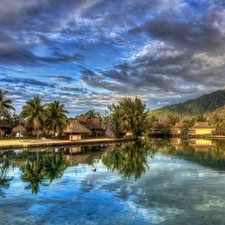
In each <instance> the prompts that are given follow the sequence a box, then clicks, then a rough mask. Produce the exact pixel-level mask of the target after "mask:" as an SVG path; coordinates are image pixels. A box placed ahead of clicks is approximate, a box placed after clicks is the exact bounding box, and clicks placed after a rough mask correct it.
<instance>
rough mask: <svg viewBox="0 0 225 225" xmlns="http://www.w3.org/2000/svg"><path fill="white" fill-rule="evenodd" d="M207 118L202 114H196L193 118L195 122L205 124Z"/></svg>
mask: <svg viewBox="0 0 225 225" xmlns="http://www.w3.org/2000/svg"><path fill="white" fill-rule="evenodd" d="M206 120H207V118H206V117H205V116H204V115H203V114H198V115H197V116H196V118H195V121H196V122H206Z"/></svg>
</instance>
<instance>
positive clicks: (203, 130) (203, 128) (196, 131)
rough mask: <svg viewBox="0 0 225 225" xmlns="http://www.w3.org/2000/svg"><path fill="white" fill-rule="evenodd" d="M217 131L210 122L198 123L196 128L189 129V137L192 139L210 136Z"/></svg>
mask: <svg viewBox="0 0 225 225" xmlns="http://www.w3.org/2000/svg"><path fill="white" fill-rule="evenodd" d="M215 130H216V128H215V127H212V126H209V124H208V122H196V123H195V125H194V126H192V127H190V128H189V130H188V135H189V136H191V137H192V136H202V135H209V134H212V132H213V131H215Z"/></svg>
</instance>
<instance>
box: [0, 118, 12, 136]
mask: <svg viewBox="0 0 225 225" xmlns="http://www.w3.org/2000/svg"><path fill="white" fill-rule="evenodd" d="M8 129H10V124H9V123H8V122H7V121H6V120H0V137H1V138H2V137H4V136H5V132H6V130H8Z"/></svg>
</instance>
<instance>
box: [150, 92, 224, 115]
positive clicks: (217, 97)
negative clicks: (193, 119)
mask: <svg viewBox="0 0 225 225" xmlns="http://www.w3.org/2000/svg"><path fill="white" fill-rule="evenodd" d="M224 105H225V90H218V91H215V92H212V93H210V94H205V95H202V96H200V97H198V98H196V99H191V100H188V101H186V102H184V103H179V104H174V105H170V106H164V107H163V108H161V109H156V110H152V111H150V115H157V116H159V117H164V116H166V115H167V114H178V115H183V116H196V115H198V114H205V113H212V112H214V111H215V110H216V109H218V108H220V107H222V106H224Z"/></svg>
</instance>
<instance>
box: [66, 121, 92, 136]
mask: <svg viewBox="0 0 225 225" xmlns="http://www.w3.org/2000/svg"><path fill="white" fill-rule="evenodd" d="M63 132H64V133H76V134H84V133H91V131H90V130H89V129H87V128H86V127H85V126H83V125H82V124H80V122H79V121H78V120H76V119H75V120H69V121H68V123H67V127H66V129H65V130H64V131H63Z"/></svg>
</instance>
